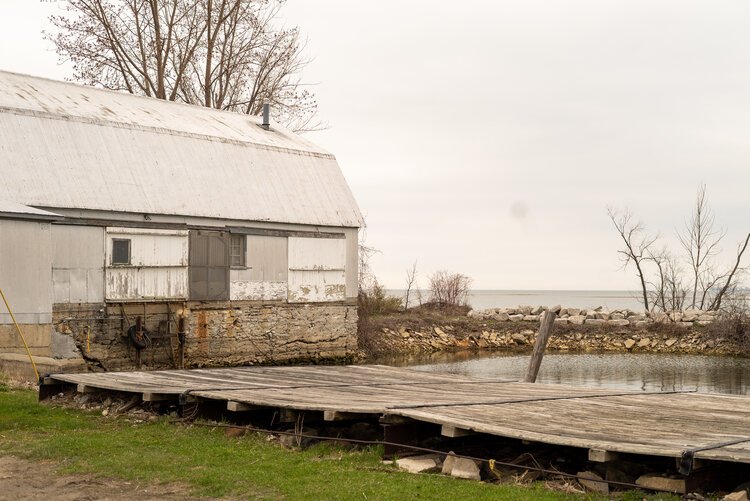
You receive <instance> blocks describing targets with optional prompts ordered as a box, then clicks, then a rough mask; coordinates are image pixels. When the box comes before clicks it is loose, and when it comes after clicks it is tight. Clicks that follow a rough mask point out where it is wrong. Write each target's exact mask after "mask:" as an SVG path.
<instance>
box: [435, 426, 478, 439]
mask: <svg viewBox="0 0 750 501" xmlns="http://www.w3.org/2000/svg"><path fill="white" fill-rule="evenodd" d="M440 434H441V435H442V436H444V437H450V438H456V437H465V436H467V435H474V434H475V432H473V431H471V430H467V429H465V428H457V427H455V426H449V425H447V424H444V425H443V426H442V428H440Z"/></svg>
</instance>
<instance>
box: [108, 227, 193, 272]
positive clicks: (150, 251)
mask: <svg viewBox="0 0 750 501" xmlns="http://www.w3.org/2000/svg"><path fill="white" fill-rule="evenodd" d="M131 230H132V229H131V228H114V227H109V228H107V246H106V263H107V264H108V265H111V264H112V240H113V239H115V238H118V239H120V238H127V239H130V242H131V244H130V264H131V265H132V266H148V267H158V266H187V265H188V238H187V235H188V233H187V231H184V230H141V229H139V231H136V232H134V231H131Z"/></svg>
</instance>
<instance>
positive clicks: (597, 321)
mask: <svg viewBox="0 0 750 501" xmlns="http://www.w3.org/2000/svg"><path fill="white" fill-rule="evenodd" d="M607 322H608V320H604V319H603V318H586V325H606V324H607Z"/></svg>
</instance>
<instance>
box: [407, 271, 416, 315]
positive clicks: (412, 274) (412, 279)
mask: <svg viewBox="0 0 750 501" xmlns="http://www.w3.org/2000/svg"><path fill="white" fill-rule="evenodd" d="M416 281H417V262H416V261H414V264H412V265H411V269H409V270H406V291H405V292H404V311H406V310H408V309H409V296H410V295H411V291H412V289H413V288H414V285H415V284H416Z"/></svg>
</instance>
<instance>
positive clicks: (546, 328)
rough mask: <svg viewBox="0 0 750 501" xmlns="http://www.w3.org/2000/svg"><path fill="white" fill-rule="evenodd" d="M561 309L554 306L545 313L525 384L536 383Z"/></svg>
mask: <svg viewBox="0 0 750 501" xmlns="http://www.w3.org/2000/svg"><path fill="white" fill-rule="evenodd" d="M560 309H561V307H560V306H553V307H552V308H548V309H547V311H545V312H544V318H543V319H542V322H541V324H540V325H539V334H537V336H536V342H535V343H534V352H533V353H532V354H531V360H529V368H528V370H527V371H526V379H524V382H526V383H534V382H536V376H537V374H538V373H539V367H541V366H542V358H544V350H545V349H546V348H547V341H548V340H549V337H550V334H552V326H553V325H554V324H555V318H557V314H558V313H559V312H560Z"/></svg>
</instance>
